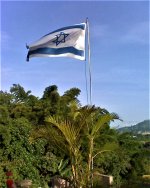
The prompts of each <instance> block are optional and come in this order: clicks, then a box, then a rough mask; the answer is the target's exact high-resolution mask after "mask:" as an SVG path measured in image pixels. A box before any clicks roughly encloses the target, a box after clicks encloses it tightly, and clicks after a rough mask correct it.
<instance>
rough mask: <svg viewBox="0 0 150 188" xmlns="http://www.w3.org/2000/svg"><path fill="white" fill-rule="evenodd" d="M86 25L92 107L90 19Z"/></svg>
mask: <svg viewBox="0 0 150 188" xmlns="http://www.w3.org/2000/svg"><path fill="white" fill-rule="evenodd" d="M86 24H87V41H88V67H89V79H90V105H92V74H91V51H90V30H89V21H88V18H86Z"/></svg>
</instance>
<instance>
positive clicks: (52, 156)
mask: <svg viewBox="0 0 150 188" xmlns="http://www.w3.org/2000/svg"><path fill="white" fill-rule="evenodd" d="M79 94H80V90H79V89H78V88H71V89H69V90H67V91H66V92H64V94H63V95H62V96H61V95H60V94H59V92H58V88H57V86H56V85H52V86H48V87H46V88H45V90H44V93H43V96H42V98H38V97H36V96H34V95H32V94H31V91H25V89H24V88H23V87H22V86H20V85H19V84H13V86H12V87H11V88H10V93H7V92H3V91H0V187H2V188H5V187H6V184H5V182H6V179H7V177H6V175H5V173H6V172H7V171H8V170H11V171H12V172H13V178H14V180H23V179H25V178H26V179H30V180H32V182H33V188H36V187H38V186H42V187H48V185H50V180H51V178H52V177H55V176H57V177H62V178H64V179H67V180H69V181H71V182H72V183H73V184H72V185H73V186H74V187H77V188H79V187H86V188H87V187H90V186H91V183H92V182H91V177H92V173H93V172H94V171H97V172H100V173H103V174H108V175H109V174H110V175H113V176H114V180H115V186H116V187H117V186H119V185H120V184H121V183H122V182H124V181H126V180H131V179H132V180H133V179H137V178H138V177H139V176H142V175H143V174H144V173H145V174H149V173H150V171H149V154H150V151H149V148H148V147H146V142H145V141H147V143H148V141H149V140H148V139H147V138H143V137H133V135H132V134H128V133H119V132H118V131H116V130H114V129H111V128H110V126H109V125H110V121H113V120H115V119H118V118H119V117H118V115H117V114H114V113H109V112H108V111H107V110H106V109H102V108H100V107H98V108H97V107H95V106H92V107H89V106H84V107H82V106H81V104H80V102H79V100H78V96H79ZM45 120H46V121H45ZM92 164H93V165H92ZM93 167H94V169H93ZM71 177H73V180H72V179H71Z"/></svg>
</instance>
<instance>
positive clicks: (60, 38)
mask: <svg viewBox="0 0 150 188" xmlns="http://www.w3.org/2000/svg"><path fill="white" fill-rule="evenodd" d="M68 35H69V34H67V33H64V32H60V34H58V35H56V37H57V38H56V39H55V40H54V41H53V42H54V43H56V46H58V45H59V44H60V43H65V42H66V38H67V37H68Z"/></svg>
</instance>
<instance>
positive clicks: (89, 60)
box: [86, 18, 93, 187]
mask: <svg viewBox="0 0 150 188" xmlns="http://www.w3.org/2000/svg"><path fill="white" fill-rule="evenodd" d="M86 24H87V37H88V67H89V79H90V105H91V106H92V74H91V50H90V29H89V21H88V18H86ZM92 123H93V121H92ZM92 147H93V146H92ZM91 172H92V174H91V187H93V156H92V161H91Z"/></svg>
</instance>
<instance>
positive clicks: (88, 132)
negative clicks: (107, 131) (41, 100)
mask: <svg viewBox="0 0 150 188" xmlns="http://www.w3.org/2000/svg"><path fill="white" fill-rule="evenodd" d="M118 118H119V117H118V116H117V115H116V114H114V113H112V114H110V113H108V112H107V111H106V110H104V109H100V108H95V107H94V106H85V107H82V108H80V109H79V110H77V111H73V112H72V114H69V118H65V119H62V118H60V117H58V116H50V117H49V118H47V119H46V122H47V126H46V127H43V128H40V129H39V130H38V131H37V132H36V136H35V137H45V138H47V139H49V141H50V143H51V144H52V145H54V146H55V147H57V148H59V149H60V150H62V151H63V152H64V153H65V154H66V155H67V156H68V158H69V161H70V165H71V171H72V179H70V181H72V186H73V187H74V188H88V187H91V177H92V173H93V172H92V171H93V156H94V155H95V154H94V152H93V151H94V142H95V138H96V137H97V135H98V134H99V131H100V129H102V128H103V127H104V126H105V125H107V124H109V123H110V121H112V120H114V119H118ZM84 140H86V143H87V146H86V148H85V147H84V146H83V143H84ZM97 154H98V153H97ZM97 154H96V155H97Z"/></svg>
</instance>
